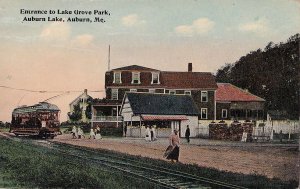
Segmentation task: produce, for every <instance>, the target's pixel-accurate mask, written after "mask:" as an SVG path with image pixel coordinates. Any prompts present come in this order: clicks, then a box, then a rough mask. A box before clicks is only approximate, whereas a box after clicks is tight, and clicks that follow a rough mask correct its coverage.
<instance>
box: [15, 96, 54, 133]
mask: <svg viewBox="0 0 300 189" xmlns="http://www.w3.org/2000/svg"><path fill="white" fill-rule="evenodd" d="M59 114H60V110H59V108H58V107H57V106H56V105H54V104H50V103H48V102H40V103H38V104H35V105H33V106H22V107H19V108H15V109H14V111H13V112H12V121H11V127H10V132H11V133H14V134H15V135H16V136H19V135H29V136H38V137H43V138H54V137H55V136H56V135H57V134H59V133H60V130H59V125H60V123H59Z"/></svg>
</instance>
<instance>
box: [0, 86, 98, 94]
mask: <svg viewBox="0 0 300 189" xmlns="http://www.w3.org/2000/svg"><path fill="white" fill-rule="evenodd" d="M0 88H5V89H12V90H18V91H26V92H32V93H73V92H74V93H75V92H76V93H77V92H82V90H67V91H47V90H32V89H22V88H14V87H9V86H5V85H0ZM88 91H89V92H97V93H99V92H104V90H91V91H90V90H88Z"/></svg>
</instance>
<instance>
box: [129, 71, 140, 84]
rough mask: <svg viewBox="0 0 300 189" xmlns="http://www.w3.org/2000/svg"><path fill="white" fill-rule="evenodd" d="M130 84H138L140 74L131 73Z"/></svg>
mask: <svg viewBox="0 0 300 189" xmlns="http://www.w3.org/2000/svg"><path fill="white" fill-rule="evenodd" d="M131 83H132V84H140V83H141V81H140V72H132V81H131Z"/></svg>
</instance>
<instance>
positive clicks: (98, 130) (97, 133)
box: [96, 126, 102, 139]
mask: <svg viewBox="0 0 300 189" xmlns="http://www.w3.org/2000/svg"><path fill="white" fill-rule="evenodd" d="M96 139H102V136H101V133H100V127H99V126H98V127H97V129H96Z"/></svg>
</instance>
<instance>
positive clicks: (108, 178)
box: [0, 138, 155, 189]
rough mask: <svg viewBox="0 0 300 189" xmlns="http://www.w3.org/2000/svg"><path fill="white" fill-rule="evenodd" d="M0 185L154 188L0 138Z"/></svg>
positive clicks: (49, 151) (31, 146)
mask: <svg viewBox="0 0 300 189" xmlns="http://www.w3.org/2000/svg"><path fill="white" fill-rule="evenodd" d="M0 146H1V148H0V187H2V188H3V187H4V188H113V189H116V188H121V189H122V188H128V186H130V188H155V186H153V185H151V184H150V183H147V182H141V181H139V180H136V179H128V178H127V177H124V176H123V175H121V174H120V173H111V172H106V171H104V170H103V169H101V167H99V166H97V165H95V164H90V163H88V162H84V161H81V160H76V159H70V158H69V156H68V157H63V156H62V155H60V154H56V153H54V152H53V151H51V149H48V148H45V147H39V146H33V145H25V144H22V143H19V142H15V141H10V140H7V139H3V138H0Z"/></svg>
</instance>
